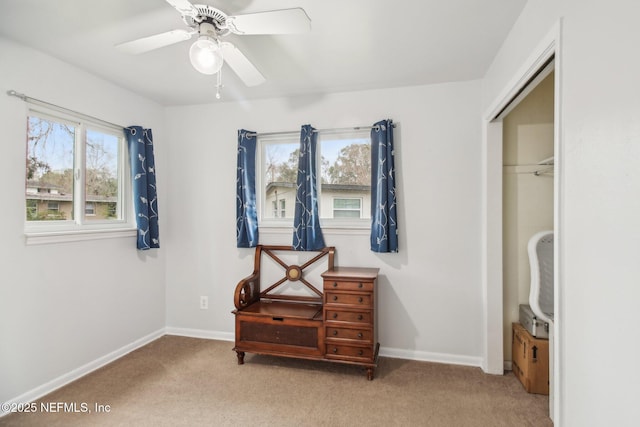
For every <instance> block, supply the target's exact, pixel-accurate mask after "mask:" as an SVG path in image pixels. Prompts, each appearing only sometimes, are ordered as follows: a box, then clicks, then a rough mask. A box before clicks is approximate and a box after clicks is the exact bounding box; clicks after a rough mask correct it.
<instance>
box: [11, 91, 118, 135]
mask: <svg viewBox="0 0 640 427" xmlns="http://www.w3.org/2000/svg"><path fill="white" fill-rule="evenodd" d="M7 95H8V96H15V97H16V98H20V99H22V100H23V101H25V102H29V103H31V104H36V105H40V106H42V107H49V108H52V109H54V110H57V111H59V112H61V113H66V114H73V115H75V116H77V117H80V118H81V119H83V120H90V121H92V122H96V123H98V124H101V125H103V126H104V125H107V126H115V127H118V128H125V127H126V126H122V125H119V124H116V123H111V122H108V121H106V120H102V119H99V118H97V117H93V116H90V115H88V114H84V113H80V112H78V111H74V110H70V109H69V108H65V107H61V106H59V105H56V104H52V103H50V102H47V101H43V100H41V99H37V98H32V97H30V96H27V95H25V94H24V93H19V92H16V91H15V90H13V89H12V90H8V91H7Z"/></svg>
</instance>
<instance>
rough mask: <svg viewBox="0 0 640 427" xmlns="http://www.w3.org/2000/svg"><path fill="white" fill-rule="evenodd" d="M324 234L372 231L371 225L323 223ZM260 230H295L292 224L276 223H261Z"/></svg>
mask: <svg viewBox="0 0 640 427" xmlns="http://www.w3.org/2000/svg"><path fill="white" fill-rule="evenodd" d="M321 228H322V234H324V235H327V236H331V235H334V236H354V235H355V236H368V235H369V234H370V233H371V228H370V226H369V225H367V226H364V225H362V226H360V225H353V224H351V225H344V224H341V225H337V224H336V225H323V226H321ZM258 232H259V233H260V234H261V235H263V234H265V235H275V234H291V233H292V232H293V226H292V225H282V224H279V225H274V224H261V225H258Z"/></svg>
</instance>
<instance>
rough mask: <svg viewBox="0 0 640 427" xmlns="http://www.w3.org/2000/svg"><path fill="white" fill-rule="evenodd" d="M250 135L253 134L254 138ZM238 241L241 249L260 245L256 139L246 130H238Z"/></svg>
mask: <svg viewBox="0 0 640 427" xmlns="http://www.w3.org/2000/svg"><path fill="white" fill-rule="evenodd" d="M248 134H253V136H250V135H248ZM236 239H237V247H239V248H253V247H255V246H256V245H257V244H258V211H257V206H256V137H255V132H250V131H247V130H244V129H240V130H238V171H237V175H236Z"/></svg>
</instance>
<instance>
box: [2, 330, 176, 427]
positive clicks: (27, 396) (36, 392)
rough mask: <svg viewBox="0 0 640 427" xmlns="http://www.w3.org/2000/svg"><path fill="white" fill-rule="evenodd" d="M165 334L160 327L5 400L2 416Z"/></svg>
mask: <svg viewBox="0 0 640 427" xmlns="http://www.w3.org/2000/svg"><path fill="white" fill-rule="evenodd" d="M163 335H165V328H162V329H159V330H157V331H155V332H152V333H150V334H149V335H146V336H144V337H142V338H139V339H137V340H135V341H134V342H132V343H130V344H127V345H125V346H124V347H121V348H119V349H117V350H115V351H112V352H111V353H109V354H106V355H104V356H102V357H99V358H97V359H96V360H93V361H91V362H89V363H87V364H85V365H83V366H80V367H79V368H76V369H74V370H72V371H71V372H68V373H66V374H64V375H61V376H59V377H58V378H54V379H53V380H51V381H49V382H47V383H44V384H42V385H40V386H38V387H36V388H34V389H32V390H29V391H28V392H26V393H24V394H22V395H20V396H18V397H16V398H14V399H11V400H9V401H7V402H3V405H2V409H0V418H2V417H4V416H5V415H8V414H9V413H11V408H12V407H15V406H16V405H20V404H24V403H28V402H33V401H35V400H38V399H40V398H41V397H42V396H45V395H47V394H49V393H51V392H53V391H55V390H57V389H59V388H60V387H63V386H65V385H67V384H69V383H70V382H73V381H75V380H77V379H79V378H81V377H83V376H85V375H87V374H89V373H91V372H93V371H95V370H96V369H99V368H101V367H103V366H104V365H107V364H109V363H111V362H113V361H114V360H117V359H119V358H121V357H122V356H124V355H125V354H128V353H131V352H132V351H133V350H136V349H138V348H140V347H142V346H145V345H147V344H149V343H150V342H151V341H155V340H156V339H158V338H160V337H161V336H163Z"/></svg>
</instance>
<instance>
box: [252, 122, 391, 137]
mask: <svg viewBox="0 0 640 427" xmlns="http://www.w3.org/2000/svg"><path fill="white" fill-rule="evenodd" d="M391 126H392V127H396V125H395V124H392V125H391ZM369 129H375V130H378V129H380V127H379V126H353V127H347V128H330V129H314V130H313V132H314V133H330V132H344V131H350V130H369ZM286 135H300V131H299V130H291V131H285V132H249V133H247V136H286Z"/></svg>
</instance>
